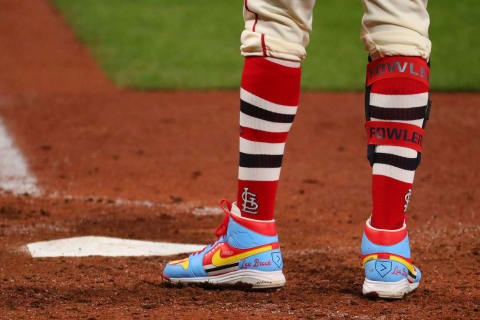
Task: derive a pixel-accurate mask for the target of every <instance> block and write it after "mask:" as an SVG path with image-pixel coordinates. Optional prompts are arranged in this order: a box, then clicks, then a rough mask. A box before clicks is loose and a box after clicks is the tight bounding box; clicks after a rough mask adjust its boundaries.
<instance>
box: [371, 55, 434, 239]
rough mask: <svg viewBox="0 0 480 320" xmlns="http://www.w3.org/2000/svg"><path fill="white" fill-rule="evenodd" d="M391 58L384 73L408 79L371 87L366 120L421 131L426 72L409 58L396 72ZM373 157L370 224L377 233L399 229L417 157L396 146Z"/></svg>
mask: <svg viewBox="0 0 480 320" xmlns="http://www.w3.org/2000/svg"><path fill="white" fill-rule="evenodd" d="M393 58H394V57H392V58H391V59H390V60H387V62H385V65H386V66H387V67H386V69H384V71H383V72H388V68H393V70H396V71H399V70H403V71H402V72H404V73H410V74H409V76H408V77H404V74H401V75H400V76H399V77H387V78H384V79H382V80H379V81H376V82H374V83H373V85H372V86H371V88H370V92H367V94H368V95H369V96H368V97H367V99H368V100H367V101H368V103H369V111H368V114H369V116H370V119H369V120H370V121H382V122H396V123H405V124H410V125H414V126H417V127H419V128H422V127H423V126H424V120H425V119H424V118H425V115H426V113H427V111H428V101H429V96H428V91H429V87H428V74H426V72H428V71H427V70H428V68H427V67H426V65H425V61H424V60H422V59H421V58H419V57H409V58H408V59H409V60H407V62H405V61H404V60H399V61H400V62H399V63H398V65H396V67H398V68H397V69H395V60H394V59H393ZM400 58H402V57H400ZM403 58H405V57H403ZM423 66H425V67H423ZM402 68H403V69H402ZM420 68H423V69H422V70H425V75H424V77H421V74H420V73H421V72H420ZM377 70H378V69H377ZM380 70H381V68H380ZM412 75H413V76H412ZM425 78H426V79H427V81H425ZM422 79H423V81H420V80H422ZM374 153H375V154H374V158H373V159H374V160H373V170H372V171H373V172H372V174H373V175H372V199H373V212H372V219H371V224H372V226H373V227H375V228H378V229H389V230H394V229H399V228H401V227H402V226H403V223H404V221H405V212H406V210H407V206H408V203H409V201H410V197H411V194H412V186H413V179H414V176H415V170H416V168H417V166H418V164H419V162H420V154H419V153H418V152H417V151H416V150H414V149H411V148H407V147H402V146H395V145H377V146H375V150H374Z"/></svg>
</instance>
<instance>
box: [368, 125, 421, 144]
mask: <svg viewBox="0 0 480 320" xmlns="http://www.w3.org/2000/svg"><path fill="white" fill-rule="evenodd" d="M369 135H370V139H371V138H373V137H376V138H377V139H389V140H403V141H405V142H412V143H414V144H417V145H419V146H422V140H423V135H422V134H420V133H419V132H417V131H410V130H408V129H398V128H383V127H370V130H369Z"/></svg>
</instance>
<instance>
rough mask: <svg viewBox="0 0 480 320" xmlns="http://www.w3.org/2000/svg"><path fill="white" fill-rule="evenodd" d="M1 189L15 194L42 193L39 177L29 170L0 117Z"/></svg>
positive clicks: (36, 194)
mask: <svg viewBox="0 0 480 320" xmlns="http://www.w3.org/2000/svg"><path fill="white" fill-rule="evenodd" d="M0 189H1V190H3V191H7V192H11V193H12V194H14V195H20V194H25V193H28V194H30V195H33V196H39V195H41V191H40V189H39V188H38V186H37V178H36V177H35V176H34V175H33V174H32V173H31V172H29V170H28V165H27V162H26V161H25V158H24V157H23V156H22V153H21V152H20V150H19V149H18V148H17V147H16V146H15V144H14V142H13V139H12V137H11V136H10V135H9V134H8V131H7V129H6V127H5V125H4V124H3V121H2V119H0Z"/></svg>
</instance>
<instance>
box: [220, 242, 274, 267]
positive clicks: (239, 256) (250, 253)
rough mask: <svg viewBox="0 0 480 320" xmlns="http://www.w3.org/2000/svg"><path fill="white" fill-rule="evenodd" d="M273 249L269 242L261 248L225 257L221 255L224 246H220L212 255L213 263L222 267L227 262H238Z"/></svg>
mask: <svg viewBox="0 0 480 320" xmlns="http://www.w3.org/2000/svg"><path fill="white" fill-rule="evenodd" d="M272 249H273V247H272V245H270V244H269V245H266V246H263V247H260V248H255V249H252V250H248V251H245V252H242V253H239V254H236V255H233V256H230V257H226V258H223V257H222V256H221V251H222V248H221V247H220V248H218V249H217V251H215V253H214V254H213V256H212V264H213V265H215V266H217V267H221V266H225V265H227V264H232V263H235V262H238V261H240V260H242V259H245V258H248V257H250V256H253V255H256V254H259V253H262V252H265V251H269V250H272Z"/></svg>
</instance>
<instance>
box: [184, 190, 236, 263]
mask: <svg viewBox="0 0 480 320" xmlns="http://www.w3.org/2000/svg"><path fill="white" fill-rule="evenodd" d="M220 207H221V208H222V209H223V211H224V212H225V216H224V218H223V221H222V223H221V224H220V225H219V226H218V227H217V229H215V235H216V236H217V240H215V241H213V242H212V243H211V244H209V245H207V246H205V247H204V248H203V249H202V250H199V251H197V252H194V253H193V255H197V254H200V253H202V252H203V251H205V249H206V248H208V247H211V246H212V245H213V244H214V243H215V242H216V241H218V239H220V238H221V237H223V236H224V235H226V234H227V229H228V221H229V216H230V208H231V207H232V204H231V203H230V202H228V201H227V200H225V199H224V200H222V201H220Z"/></svg>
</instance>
